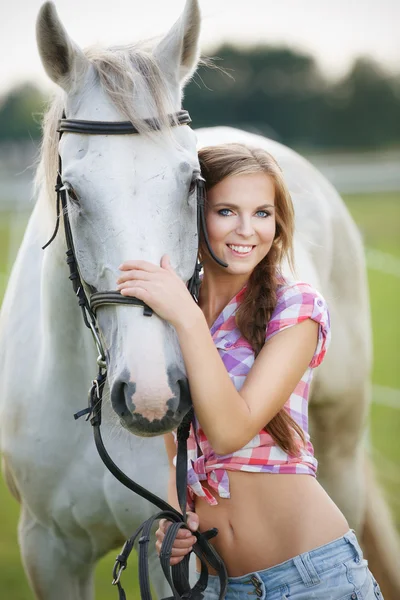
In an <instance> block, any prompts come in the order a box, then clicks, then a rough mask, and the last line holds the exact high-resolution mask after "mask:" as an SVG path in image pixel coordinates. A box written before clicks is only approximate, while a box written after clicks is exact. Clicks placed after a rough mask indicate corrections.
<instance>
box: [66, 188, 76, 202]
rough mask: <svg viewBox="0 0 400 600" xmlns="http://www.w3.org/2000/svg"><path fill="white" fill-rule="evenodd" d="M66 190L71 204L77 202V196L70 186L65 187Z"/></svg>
mask: <svg viewBox="0 0 400 600" xmlns="http://www.w3.org/2000/svg"><path fill="white" fill-rule="evenodd" d="M66 189H67V193H68V197H69V199H70V200H72V202H79V198H78V195H77V193H76V192H75V190H74V188H73V187H71V186H66Z"/></svg>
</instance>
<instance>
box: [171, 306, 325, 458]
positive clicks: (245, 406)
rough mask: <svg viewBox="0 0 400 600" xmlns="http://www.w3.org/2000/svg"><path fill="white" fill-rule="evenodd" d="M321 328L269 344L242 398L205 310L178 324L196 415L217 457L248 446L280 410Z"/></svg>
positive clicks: (311, 325)
mask: <svg viewBox="0 0 400 600" xmlns="http://www.w3.org/2000/svg"><path fill="white" fill-rule="evenodd" d="M318 326H319V325H318V323H316V322H315V321H313V320H311V319H306V320H304V321H302V322H301V323H298V324H297V325H294V326H293V327H290V328H288V329H285V330H284V331H281V332H280V333H278V334H276V335H275V336H274V337H272V338H271V339H270V340H268V341H267V342H266V343H265V345H264V347H263V349H262V350H261V352H260V353H259V355H258V356H257V359H256V360H255V362H254V365H253V366H252V368H251V370H250V372H249V374H248V375H247V377H246V381H245V383H244V385H243V387H242V389H241V391H240V393H239V392H238V391H237V390H236V388H235V386H234V385H233V383H232V381H231V379H230V377H229V375H228V372H227V370H226V368H225V365H224V364H223V362H222V360H221V358H220V356H219V354H218V351H217V349H216V347H215V345H214V342H213V340H212V337H211V335H210V332H209V328H208V324H207V322H206V319H205V317H204V315H203V313H202V312H201V310H200V309H198V312H197V314H196V318H192V319H191V320H190V321H189V320H186V321H185V320H181V322H180V323H177V324H175V328H176V331H177V334H178V337H179V344H180V347H181V350H182V354H183V358H184V361H185V367H186V372H187V375H188V378H189V382H190V392H191V396H192V401H193V406H194V409H195V412H196V416H197V418H198V420H199V422H200V423H201V426H202V428H203V429H204V432H205V434H206V436H207V438H208V440H209V442H210V444H211V446H212V447H213V448H214V450H215V452H216V453H217V454H221V455H224V454H229V453H231V452H234V451H236V450H238V449H239V448H242V447H243V446H245V445H246V444H247V443H248V442H249V441H250V440H251V439H252V438H253V437H254V436H255V435H256V434H257V433H258V432H259V431H260V430H261V429H262V428H263V427H265V425H266V424H267V423H269V421H270V420H271V419H272V418H273V417H274V416H275V415H276V414H277V413H278V412H279V411H280V410H281V408H282V407H283V405H284V404H285V402H286V401H287V400H288V398H289V397H290V395H291V393H292V392H293V390H294V388H295V387H296V385H297V384H298V382H299V381H300V379H301V377H302V376H303V374H304V373H305V371H306V369H307V367H308V366H309V364H310V362H311V359H312V357H313V355H314V352H315V349H316V346H317V341H318Z"/></svg>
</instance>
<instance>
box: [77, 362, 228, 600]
mask: <svg viewBox="0 0 400 600" xmlns="http://www.w3.org/2000/svg"><path fill="white" fill-rule="evenodd" d="M105 382H106V370H105V369H103V368H101V367H99V373H98V376H97V378H96V379H95V380H94V381H93V385H92V387H91V389H90V392H89V406H88V408H87V409H84V410H82V411H79V413H77V414H76V415H74V416H75V418H79V417H81V416H83V415H84V414H88V417H87V420H90V423H91V425H92V426H93V432H94V439H95V444H96V448H97V450H98V453H99V455H100V458H101V459H102V461H103V462H104V464H105V465H106V466H107V468H108V469H109V471H110V472H111V473H112V474H113V475H114V476H115V477H116V478H117V479H118V481H120V483H122V484H123V485H124V486H126V487H127V488H128V489H130V490H131V491H133V492H135V493H136V494H139V495H140V496H142V497H143V498H145V499H146V500H148V501H149V502H151V503H152V504H154V505H155V506H157V507H158V508H160V509H161V511H160V512H158V513H157V514H155V515H153V516H152V517H150V518H149V519H147V520H146V521H145V522H144V523H143V524H142V525H141V526H140V527H139V528H138V529H137V530H136V531H135V532H134V534H133V535H132V536H131V537H130V538H129V540H127V541H126V542H125V544H124V546H123V548H122V551H121V553H120V554H118V556H117V558H116V562H115V565H114V569H113V581H112V583H113V585H116V586H117V588H118V593H119V600H126V594H125V591H124V589H123V587H122V585H121V581H120V579H121V575H122V572H123V571H124V570H125V569H126V568H127V563H128V558H129V556H130V553H131V552H132V550H133V547H134V544H135V541H136V540H138V543H139V587H140V594H141V598H142V600H152V596H151V591H150V579H149V570H148V545H149V543H150V533H151V529H152V527H153V525H154V523H155V522H156V521H158V520H159V519H168V520H169V521H172V525H170V527H169V528H168V530H167V533H166V535H165V538H164V540H163V543H162V546H161V551H160V563H161V568H162V570H163V572H164V575H165V577H166V579H167V581H168V584H169V586H170V588H171V591H172V594H173V595H172V596H169V597H167V598H164V599H163V600H184V599H188V600H202V598H203V597H204V594H203V592H204V590H205V589H206V587H207V585H208V568H207V563H209V564H210V565H211V566H212V567H213V568H214V569H215V570H216V571H217V572H218V574H219V579H220V586H221V592H220V595H219V599H220V600H223V598H224V597H225V593H226V586H227V572H226V568H225V565H224V563H223V562H222V560H221V558H220V557H219V555H218V554H217V552H216V551H215V549H214V548H213V546H211V545H210V544H209V543H208V542H209V540H210V539H211V538H213V537H215V536H216V535H217V533H218V530H217V529H215V528H214V529H210V530H209V531H206V532H204V533H199V532H191V533H192V534H193V535H194V536H195V537H196V539H197V541H196V543H195V544H194V546H193V552H194V553H195V554H196V556H197V557H198V558H199V560H200V564H201V573H200V577H199V580H198V581H197V583H196V584H195V585H194V587H193V588H190V584H189V558H190V554H188V555H187V556H186V557H185V558H184V559H183V560H182V561H181V562H180V563H179V564H178V565H173V566H172V567H171V565H170V559H171V551H172V547H173V545H174V542H175V539H176V536H177V534H178V531H179V530H180V529H188V530H189V528H188V526H187V525H186V485H187V481H186V479H187V476H186V475H187V438H188V436H189V430H190V424H191V421H192V419H193V409H190V411H189V412H188V413H187V415H186V416H185V417H184V419H183V420H182V423H181V425H180V426H179V427H178V431H177V439H178V452H177V476H176V481H177V494H178V499H179V503H180V507H181V510H182V514H181V513H179V512H178V511H177V510H176V509H174V508H173V507H172V506H170V505H169V504H168V503H167V502H165V501H164V500H162V499H161V498H158V497H157V496H155V495H154V494H152V493H151V492H149V491H148V490H146V489H145V488H143V487H142V486H140V485H139V484H137V483H136V482H134V481H132V480H131V479H130V478H129V477H127V475H125V473H123V472H122V471H121V470H120V469H119V467H118V466H117V465H116V464H115V463H114V461H113V460H112V459H111V457H110V456H109V454H108V452H107V450H106V448H105V446H104V443H103V440H102V436H101V432H100V425H101V410H102V393H103V388H104V385H105ZM139 536H140V537H139Z"/></svg>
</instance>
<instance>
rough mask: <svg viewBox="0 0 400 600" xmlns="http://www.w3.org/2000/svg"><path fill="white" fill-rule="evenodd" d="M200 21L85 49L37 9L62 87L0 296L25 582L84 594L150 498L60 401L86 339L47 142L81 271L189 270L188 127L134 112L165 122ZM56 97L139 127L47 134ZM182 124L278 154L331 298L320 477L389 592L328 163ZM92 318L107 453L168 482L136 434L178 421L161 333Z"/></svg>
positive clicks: (75, 394)
mask: <svg viewBox="0 0 400 600" xmlns="http://www.w3.org/2000/svg"><path fill="white" fill-rule="evenodd" d="M199 27H200V15H199V7H198V1H197V0H187V2H186V6H185V9H184V12H183V14H182V16H181V18H180V19H179V21H178V22H177V23H176V24H175V25H174V26H173V28H172V29H171V30H170V31H169V33H168V34H167V35H166V36H165V37H164V38H163V39H162V40H161V41H160V42H159V43H158V44H156V45H155V47H154V48H153V49H151V50H147V49H145V47H144V46H143V45H141V44H139V45H136V46H130V47H124V48H122V47H120V48H113V49H110V50H104V49H98V48H97V49H91V50H88V51H85V52H83V51H82V50H80V49H79V47H78V46H77V45H76V44H75V43H74V42H73V41H72V40H71V38H70V37H69V36H68V34H67V32H66V31H65V29H64V27H63V26H62V24H61V22H60V20H59V18H58V16H57V14H56V11H55V9H54V7H53V5H52V4H50V3H46V4H44V5H43V7H42V9H41V11H40V14H39V17H38V23H37V31H38V45H39V50H40V54H41V58H42V61H43V64H44V68H45V69H46V71H47V73H48V75H49V76H50V78H51V79H52V80H53V81H55V82H56V83H57V84H58V86H59V87H60V95H59V96H58V97H57V98H56V99H55V100H54V102H53V104H52V107H51V108H50V111H49V112H48V115H47V118H46V122H45V126H44V138H43V147H42V157H41V165H40V169H39V173H38V191H39V193H38V200H37V203H36V205H35V208H34V210H33V213H32V216H31V218H30V221H29V224H28V227H27V230H26V233H25V237H24V240H23V242H22V245H21V248H20V251H19V254H18V257H17V260H16V262H15V265H14V269H13V272H12V275H11V277H10V280H9V285H8V289H7V292H6V295H5V298H4V302H3V307H2V316H1V328H0V336H1V344H0V365H1V377H0V386H1V387H0V390H1V393H0V397H1V402H2V404H1V413H0V423H1V450H2V454H3V472H4V476H5V479H6V481H7V483H8V486H9V489H10V491H11V493H12V494H13V495H14V496H15V498H17V499H18V501H19V502H20V503H21V517H20V523H19V543H20V547H21V553H22V558H23V563H24V567H25V570H26V573H27V576H28V578H29V581H30V584H31V587H32V589H33V591H34V593H35V595H36V598H38V599H40V600H90V599H92V598H93V570H94V566H95V564H96V561H97V560H98V559H99V558H100V557H101V556H103V555H104V554H105V553H106V552H107V551H109V550H110V549H112V548H114V547H116V546H119V545H120V544H121V543H123V541H124V540H125V539H126V538H127V537H128V536H129V535H130V534H131V533H132V531H133V530H134V528H135V527H136V526H137V525H138V523H140V522H142V521H143V520H144V519H145V518H147V517H148V516H150V514H152V513H153V512H154V507H152V506H151V505H149V504H148V503H147V502H145V501H143V500H141V499H140V498H139V497H137V496H134V495H133V494H131V493H130V492H129V491H128V490H126V489H125V488H124V487H123V486H122V485H120V484H119V483H118V482H117V481H116V480H114V478H113V477H112V476H111V475H110V474H109V473H108V472H107V471H106V469H105V468H104V466H103V464H102V463H101V461H100V459H99V457H98V455H97V451H96V449H95V446H94V442H93V439H92V432H91V427H90V425H89V424H87V423H85V422H84V420H83V419H82V420H80V421H78V422H75V421H74V420H73V418H72V415H73V413H75V412H76V411H78V410H79V409H81V408H82V407H84V405H85V402H86V400H85V399H86V395H87V390H88V387H89V384H90V381H91V379H92V378H93V376H94V375H95V369H96V352H95V348H94V344H93V340H92V338H91V334H90V332H89V331H88V330H87V329H86V327H85V326H84V324H83V321H82V317H81V312H80V310H79V308H78V305H77V302H76V298H75V297H74V294H73V291H72V288H71V284H70V281H69V280H68V271H67V266H66V264H65V261H64V252H65V239H64V234H63V232H62V230H61V229H60V231H59V233H58V236H57V237H56V239H55V241H54V242H53V243H52V244H51V245H50V246H49V247H48V248H47V249H46V250H45V251H42V250H41V246H42V245H43V244H44V242H46V241H47V239H48V238H49V237H50V235H51V233H52V230H53V227H54V223H55V194H54V183H55V181H56V173H57V167H58V151H59V152H60V155H61V157H62V163H63V180H64V184H65V185H66V187H67V188H68V189H69V203H68V213H69V217H70V221H71V227H72V233H73V238H74V244H75V248H76V253H77V258H78V262H79V266H80V271H81V274H82V277H83V279H84V280H85V282H86V284H87V286H88V289H89V286H92V287H94V288H96V289H97V290H108V289H115V282H116V278H117V275H118V265H119V264H120V263H121V262H122V261H123V260H126V259H132V258H135V259H138V258H143V259H145V260H148V261H152V262H155V263H158V262H159V260H160V257H161V256H162V254H164V253H166V252H167V253H168V254H169V255H170V257H171V260H172V264H173V266H174V267H175V269H176V270H177V272H178V273H179V275H180V276H181V277H182V279H184V280H185V281H187V280H188V279H189V277H190V276H191V274H192V271H193V267H194V264H195V258H196V252H197V229H196V206H195V197H194V196H193V195H192V194H191V193H190V185H191V180H192V176H193V173H194V172H195V171H196V169H198V159H197V151H196V139H195V134H194V133H193V131H192V130H191V129H190V128H189V127H188V126H186V125H184V126H175V127H171V128H168V127H165V128H164V129H163V130H162V131H157V132H149V131H146V128H145V127H144V126H143V119H145V118H146V117H156V116H157V117H158V118H160V119H161V120H162V121H164V123H166V115H167V114H168V113H172V112H176V111H178V110H179V109H180V107H181V96H182V88H183V85H184V83H185V82H186V81H187V80H188V79H189V78H190V76H191V75H192V74H193V72H194V71H195V69H196V66H197V62H198V57H199V42H198V37H199ZM63 111H65V113H66V115H67V117H68V118H70V119H71V118H72V119H87V120H97V121H99V120H103V121H120V120H126V119H129V120H130V121H132V122H133V123H134V124H135V125H136V126H137V127H138V128H139V129H140V130H141V134H140V135H125V136H114V135H113V136H94V135H93V136H90V135H89V136H87V135H78V134H73V135H72V134H68V133H65V134H64V135H63V136H62V140H61V143H60V144H58V134H57V132H56V128H57V121H58V119H59V118H60V117H61V114H62V112H63ZM196 133H197V136H198V140H199V143H200V145H201V146H204V145H210V144H214V143H220V142H225V141H233V140H235V141H244V142H246V143H250V144H255V145H259V146H262V147H264V148H266V149H267V150H269V151H270V152H271V153H272V154H274V155H275V156H276V158H277V159H278V161H279V163H280V164H281V165H282V167H283V169H284V172H285V176H286V179H287V181H288V183H289V187H290V190H291V193H292V196H293V201H294V204H295V210H296V240H295V255H296V262H297V271H298V275H299V277H300V278H301V279H305V280H307V281H309V282H311V283H312V284H314V285H315V286H316V287H317V288H318V289H320V290H321V292H322V293H323V294H324V295H325V297H326V298H327V300H328V302H329V305H330V309H331V315H332V329H333V342H332V346H331V349H330V352H329V353H328V356H327V358H326V360H325V362H324V364H323V366H322V367H321V368H320V369H319V370H318V372H317V374H316V378H315V385H314V388H313V393H312V398H311V406H310V410H311V414H310V417H311V424H312V439H313V441H314V444H315V447H316V454H317V456H318V459H319V463H320V467H319V479H320V481H321V483H322V484H323V485H324V487H325V488H326V490H327V491H328V492H329V494H330V495H331V496H332V498H333V499H334V501H335V502H336V503H337V504H338V505H339V507H340V508H341V509H342V510H343V512H344V513H345V515H346V517H347V518H348V520H349V522H350V524H351V526H352V527H354V528H355V529H356V530H357V532H358V534H359V535H360V536H361V537H362V540H363V543H364V548H365V551H366V554H367V556H368V558H369V560H370V564H371V567H372V569H373V570H374V571H375V574H376V577H377V578H378V579H379V581H380V583H381V584H382V587H383V588H384V590H385V591H386V598H387V600H398V598H399V597H400V578H399V574H398V570H397V567H398V565H396V562H397V561H396V559H398V558H399V553H398V546H397V545H396V544H397V542H396V536H395V530H394V527H393V525H392V523H391V522H390V519H389V516H388V511H387V508H386V505H385V503H384V501H383V500H382V496H381V493H380V491H379V489H378V487H377V486H376V485H375V484H374V481H373V479H372V477H371V475H370V469H369V468H367V463H368V461H367V458H366V455H365V447H364V438H365V432H366V418H367V414H368V403H369V395H370V391H369V390H370V379H369V377H370V362H371V339H370V338H371V335H370V321H369V307H368V292H367V286H366V276H365V265H364V259H363V249H362V244H361V241H360V236H359V234H358V232H357V229H356V227H355V225H354V223H353V221H352V219H351V218H350V216H349V214H348V212H347V210H346V208H345V206H344V204H343V202H342V201H341V199H340V197H339V196H338V194H337V193H336V192H335V191H334V190H333V189H332V187H331V186H330V185H329V184H328V183H327V181H326V180H325V179H324V178H323V177H322V176H321V175H320V174H319V173H318V172H317V171H316V170H315V169H314V168H313V167H312V166H311V165H310V164H309V163H307V162H306V161H305V160H304V159H302V158H301V157H300V156H298V155H297V154H296V153H294V152H293V151H291V150H289V149H288V148H285V147H284V146H282V145H280V144H277V143H275V142H272V141H270V140H267V139H265V138H262V137H258V136H255V135H251V134H248V133H245V132H243V131H237V130H234V129H229V128H215V129H206V130H200V131H197V132H196ZM99 323H100V328H101V331H102V336H103V341H104V343H105V345H106V347H107V350H108V353H109V361H108V362H109V364H108V386H107V391H106V394H105V397H106V398H110V399H111V402H109V403H107V402H106V403H105V416H104V420H103V425H102V429H103V436H104V438H105V443H106V445H107V447H108V449H109V451H110V454H111V455H112V457H113V458H114V460H115V461H116V462H117V463H118V464H119V466H120V467H121V468H122V470H124V471H125V472H126V473H127V474H129V475H130V476H131V477H133V478H134V479H135V480H137V481H138V482H139V483H141V484H142V485H144V486H145V487H147V488H150V489H151V490H152V491H153V492H155V493H157V494H159V495H160V496H162V497H164V498H166V495H167V479H168V466H167V459H166V456H165V452H164V449H163V441H162V437H154V438H152V439H146V437H149V436H153V435H154V434H161V433H162V432H163V431H165V430H169V429H170V428H171V427H173V426H176V425H177V424H178V423H179V421H180V419H181V418H182V414H183V413H184V411H185V410H186V406H185V401H186V399H185V397H184V395H183V397H181V396H180V389H181V386H182V385H183V384H184V382H185V374H184V365H183V361H182V357H181V354H180V349H179V345H178V343H177V337H176V335H175V332H174V330H173V328H172V327H170V326H169V325H168V324H167V323H165V322H163V321H162V320H161V319H159V318H158V317H157V316H156V315H153V317H151V318H144V317H143V313H142V310H141V309H138V308H134V307H129V306H121V307H115V306H113V307H108V308H104V309H101V310H100V311H99ZM121 424H122V425H124V428H123V427H121ZM131 432H134V433H136V434H139V436H142V437H137V436H133V435H131ZM154 559H155V556H154V553H153V560H154ZM160 573H161V572H160V570H159V569H158V570H157V568H156V567H155V566H154V578H153V583H154V586H155V589H156V592H157V594H159V595H166V594H168V589H167V588H166V585H165V583H164V581H163V578H162V576H161V574H160ZM111 593H112V590H110V594H111Z"/></svg>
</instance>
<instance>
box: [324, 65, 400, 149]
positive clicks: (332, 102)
mask: <svg viewBox="0 0 400 600" xmlns="http://www.w3.org/2000/svg"><path fill="white" fill-rule="evenodd" d="M399 86H400V80H399V79H398V78H396V77H394V76H390V75H388V74H387V73H386V72H385V71H384V70H383V69H382V67H381V66H380V65H378V64H377V63H376V62H375V61H373V60H372V59H370V58H359V59H357V60H356V61H355V62H354V64H353V67H352V68H351V70H350V71H349V73H348V74H347V75H346V76H345V77H344V78H343V79H342V80H341V81H339V82H338V83H337V84H335V85H332V86H331V88H330V89H329V90H328V93H327V95H326V97H325V101H326V104H327V108H328V110H326V118H325V123H324V127H323V135H324V137H325V138H327V139H329V142H330V145H332V146H340V147H343V146H349V147H354V146H359V147H363V148H366V147H372V148H373V147H379V146H382V145H390V144H395V143H397V144H398V143H399V142H400V97H399V94H398V91H397V90H398V88H399ZM320 141H322V140H320Z"/></svg>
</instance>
